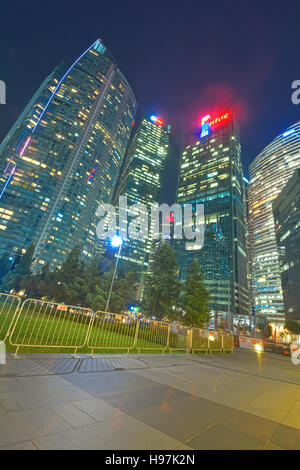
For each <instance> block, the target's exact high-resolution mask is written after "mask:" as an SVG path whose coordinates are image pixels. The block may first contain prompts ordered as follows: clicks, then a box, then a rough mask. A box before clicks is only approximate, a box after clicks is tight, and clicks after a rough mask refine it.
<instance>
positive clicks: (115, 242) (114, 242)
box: [105, 235, 123, 313]
mask: <svg viewBox="0 0 300 470" xmlns="http://www.w3.org/2000/svg"><path fill="white" fill-rule="evenodd" d="M110 243H111V246H112V247H113V248H119V250H118V254H117V260H116V265H115V269H114V273H113V277H112V280H111V285H110V289H109V294H108V298H107V302H106V307H105V313H107V311H108V307H109V302H110V298H111V293H112V290H113V286H114V282H115V277H116V274H117V267H118V263H119V258H120V253H121V248H122V244H123V240H122V238H121V237H119V235H114V236H113V237H112V239H111V242H110Z"/></svg>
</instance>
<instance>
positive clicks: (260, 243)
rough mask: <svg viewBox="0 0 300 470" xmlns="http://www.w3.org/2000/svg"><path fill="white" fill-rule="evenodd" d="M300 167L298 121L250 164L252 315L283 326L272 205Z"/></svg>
mask: <svg viewBox="0 0 300 470" xmlns="http://www.w3.org/2000/svg"><path fill="white" fill-rule="evenodd" d="M298 167H300V121H298V122H297V123H296V124H294V125H293V126H290V127H289V128H288V129H287V130H286V131H285V132H283V133H282V134H280V135H279V136H278V137H276V139H274V140H273V142H271V143H270V144H269V145H268V146H267V147H266V148H265V149H264V150H263V151H262V152H261V153H260V154H259V155H258V156H257V157H256V158H255V159H254V161H253V162H252V164H251V165H250V184H249V188H248V197H249V229H250V250H251V258H252V276H253V290H254V297H255V312H256V314H257V315H264V316H266V317H267V318H268V320H269V321H272V322H275V323H284V321H285V315H284V307H283V297H282V285H281V278H280V269H279V254H278V248H277V244H276V236H275V224H274V217H273V211H272V203H273V202H274V201H275V199H276V198H277V196H278V195H279V193H280V191H281V190H282V188H283V187H284V185H285V184H286V183H287V181H288V179H289V178H290V177H291V176H292V174H293V172H294V171H295V169H296V168H298Z"/></svg>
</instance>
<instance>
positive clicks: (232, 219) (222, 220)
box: [174, 112, 250, 316]
mask: <svg viewBox="0 0 300 470" xmlns="http://www.w3.org/2000/svg"><path fill="white" fill-rule="evenodd" d="M177 202H178V203H180V204H181V205H182V206H184V205H185V204H192V205H193V206H194V207H195V206H196V204H204V216H205V224H206V226H205V227H206V228H205V239H204V245H203V247H202V249H200V250H199V249H198V250H194V249H193V250H191V251H189V250H186V249H184V245H182V244H180V243H179V242H175V243H174V246H175V249H176V253H177V259H178V264H179V271H180V278H182V279H184V278H185V277H186V269H187V267H188V264H189V263H190V261H191V259H192V258H196V259H197V260H198V262H199V264H200V267H201V270H202V272H203V274H204V277H205V285H206V287H207V289H208V290H209V291H210V294H211V298H210V309H211V311H212V312H213V313H214V314H215V315H216V316H219V315H220V316H222V315H225V314H226V315H227V314H228V313H231V314H232V315H248V314H249V312H250V309H249V290H248V279H247V242H246V228H247V225H246V224H247V219H246V201H245V187H244V181H243V167H242V162H241V147H240V139H239V132H238V127H237V124H236V121H235V119H234V116H233V115H232V113H231V112H224V113H222V114H220V115H218V116H212V117H211V116H205V117H204V118H202V120H201V129H200V139H199V140H198V142H196V143H195V144H193V145H188V146H187V147H185V148H184V150H183V152H182V155H181V162H180V174H179V180H178V188H177ZM178 245H179V246H178ZM176 246H177V247H176Z"/></svg>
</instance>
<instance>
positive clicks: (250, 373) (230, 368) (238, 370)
mask: <svg viewBox="0 0 300 470" xmlns="http://www.w3.org/2000/svg"><path fill="white" fill-rule="evenodd" d="M190 360H191V361H192V360H193V359H190ZM195 362H198V361H195ZM203 362H204V363H205V365H210V366H211V367H217V368H218V369H226V370H231V371H233V372H237V373H239V374H245V375H252V376H254V377H259V378H261V379H265V380H273V381H275V382H279V383H287V384H291V385H300V384H299V382H292V381H291V380H281V379H277V378H275V377H265V376H263V375H260V374H254V373H253V372H245V371H244V370H240V369H233V368H232V367H225V366H223V365H218V364H209V363H208V362H205V361H203Z"/></svg>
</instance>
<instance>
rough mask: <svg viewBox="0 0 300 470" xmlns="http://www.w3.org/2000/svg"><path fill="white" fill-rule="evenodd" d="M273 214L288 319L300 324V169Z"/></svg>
mask: <svg viewBox="0 0 300 470" xmlns="http://www.w3.org/2000/svg"><path fill="white" fill-rule="evenodd" d="M273 214H274V221H275V233H276V241H277V247H278V253H279V267H280V273H281V282H282V290H283V300H284V311H285V316H286V319H287V320H296V321H298V322H300V289H299V287H300V167H299V168H297V170H296V171H295V172H294V174H293V176H292V177H291V178H290V179H289V180H288V182H287V184H286V185H285V186H284V188H283V189H282V190H281V192H280V194H279V196H278V197H277V199H275V201H274V202H273Z"/></svg>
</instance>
